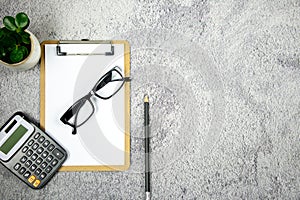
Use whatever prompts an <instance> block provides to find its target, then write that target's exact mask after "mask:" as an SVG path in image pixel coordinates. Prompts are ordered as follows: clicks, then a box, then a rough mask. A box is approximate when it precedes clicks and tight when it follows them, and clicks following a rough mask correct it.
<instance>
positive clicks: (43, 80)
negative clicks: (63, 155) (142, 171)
mask: <svg viewBox="0 0 300 200" xmlns="http://www.w3.org/2000/svg"><path fill="white" fill-rule="evenodd" d="M68 44H71V45H72V44H75V45H81V46H82V45H85V46H89V45H108V50H107V51H104V52H101V53H97V52H96V53H95V52H75V53H74V52H69V51H65V50H64V49H62V46H64V45H68ZM109 45H110V46H109ZM118 46H123V47H122V48H124V52H123V57H124V58H122V60H124V69H123V73H124V77H130V46H129V43H128V42H127V41H125V40H124V41H123V40H112V41H105V40H98V41H97V40H95V41H89V40H81V41H58V40H49V41H44V42H42V43H41V50H42V55H41V65H40V126H41V128H42V129H44V130H45V131H46V132H48V133H49V134H50V135H52V136H53V137H54V138H56V139H57V140H58V141H59V142H60V143H61V144H62V145H63V146H64V147H66V149H67V150H68V146H66V145H64V144H66V143H67V142H66V141H61V139H60V137H62V136H61V135H58V134H68V135H71V136H73V135H72V134H71V132H66V133H55V132H54V131H52V130H48V127H47V124H46V121H47V120H49V118H50V117H48V115H47V113H46V109H47V106H48V104H50V103H49V102H51V99H50V101H49V98H47V97H49V96H50V93H48V91H47V89H48V88H49V87H47V86H49V80H51V78H49V77H48V76H50V75H49V74H50V73H49V74H47V71H49V70H48V69H49V67H50V64H49V61H48V60H47V59H49V57H50V56H49V55H50V54H49V52H48V47H49V48H50V49H51V48H52V49H54V47H55V51H56V52H55V53H56V55H53V54H52V53H53V52H52V50H51V54H52V56H57V58H58V57H60V58H59V59H61V58H68V59H72V58H75V57H83V58H87V57H99V58H100V57H103V56H105V57H111V58H113V57H114V56H116V52H117V51H116V50H117V49H116V47H118ZM76 50H77V49H76ZM52 60H53V57H52ZM47 64H48V65H49V66H47ZM62 67H63V66H62ZM68 67H69V66H68ZM57 73H60V72H59V71H57ZM53 74H54V73H52V76H53ZM47 75H48V76H47ZM66 76H67V74H66ZM99 78H100V77H99ZM47 84H48V85H47ZM58 89H59V88H58ZM49 90H50V89H49ZM122 90H123V91H122V93H121V94H120V95H122V94H123V95H124V101H123V103H124V116H123V119H124V124H123V125H124V129H123V134H124V136H122V137H121V138H122V140H123V141H122V144H121V146H122V153H123V154H122V153H121V154H120V156H121V157H123V159H121V160H122V162H121V163H118V164H110V163H101V162H100V163H99V164H97V163H92V164H86V163H85V162H81V163H80V161H78V162H79V164H78V163H77V164H75V165H65V166H62V167H61V169H60V170H59V171H124V170H127V169H128V168H129V166H130V82H125V83H124V85H123V89H122ZM120 91H121V90H120ZM46 95H48V96H46ZM47 101H48V102H47ZM68 106H71V105H68ZM122 110H123V109H122ZM63 111H64V110H62V112H63ZM60 114H61V113H57V119H59V118H60V117H61V116H60ZM47 117H48V118H47ZM46 119H47V120H46ZM73 137H76V136H73ZM123 137H124V138H123ZM123 142H124V144H123ZM72 153H73V152H69V154H71V155H75V153H73V154H72ZM76 153H78V152H76ZM76 155H77V154H76ZM112 156H113V155H112Z"/></svg>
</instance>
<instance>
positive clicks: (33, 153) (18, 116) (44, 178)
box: [0, 112, 67, 189]
mask: <svg viewBox="0 0 300 200" xmlns="http://www.w3.org/2000/svg"><path fill="white" fill-rule="evenodd" d="M66 158H67V152H66V150H65V149H64V148H63V147H62V146H61V145H60V144H58V143H57V142H56V141H55V140H54V139H53V138H52V137H50V136H49V135H48V134H46V133H45V132H44V131H42V130H41V129H40V128H39V127H37V126H36V125H35V124H34V123H32V122H31V121H30V120H29V119H28V118H27V117H26V116H25V115H24V114H23V113H22V112H17V113H15V114H14V115H13V116H12V117H11V118H10V119H9V120H8V121H7V122H6V123H5V124H4V125H3V126H2V127H1V129H0V162H1V163H2V164H3V165H4V166H5V167H6V168H8V169H9V170H10V171H11V172H12V173H13V174H15V175H16V176H17V177H18V178H19V179H21V180H22V181H23V182H25V183H26V184H27V185H29V186H30V187H31V188H34V189H40V188H42V187H43V186H44V185H45V184H46V183H47V182H48V181H49V180H50V179H51V178H52V177H53V175H54V174H55V173H56V172H57V171H58V169H59V168H60V167H61V166H62V164H63V162H64V161H65V160H66Z"/></svg>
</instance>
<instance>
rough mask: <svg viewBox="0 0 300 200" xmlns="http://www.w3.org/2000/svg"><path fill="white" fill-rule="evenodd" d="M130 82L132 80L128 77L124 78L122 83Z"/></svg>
mask: <svg viewBox="0 0 300 200" xmlns="http://www.w3.org/2000/svg"><path fill="white" fill-rule="evenodd" d="M131 80H132V78H130V77H124V82H130V81H131Z"/></svg>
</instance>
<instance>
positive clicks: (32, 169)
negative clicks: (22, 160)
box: [29, 164, 37, 172]
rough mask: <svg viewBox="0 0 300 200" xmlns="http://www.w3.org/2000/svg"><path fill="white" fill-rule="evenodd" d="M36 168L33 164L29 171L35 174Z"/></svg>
mask: <svg viewBox="0 0 300 200" xmlns="http://www.w3.org/2000/svg"><path fill="white" fill-rule="evenodd" d="M36 167H37V166H36V165H35V164H33V165H31V167H30V168H29V170H30V171H32V172H33V171H34V170H36Z"/></svg>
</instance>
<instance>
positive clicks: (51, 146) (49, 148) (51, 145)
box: [48, 144, 54, 152]
mask: <svg viewBox="0 0 300 200" xmlns="http://www.w3.org/2000/svg"><path fill="white" fill-rule="evenodd" d="M53 149H54V145H53V144H50V146H49V147H48V151H50V152H51V151H52V150H53Z"/></svg>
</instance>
